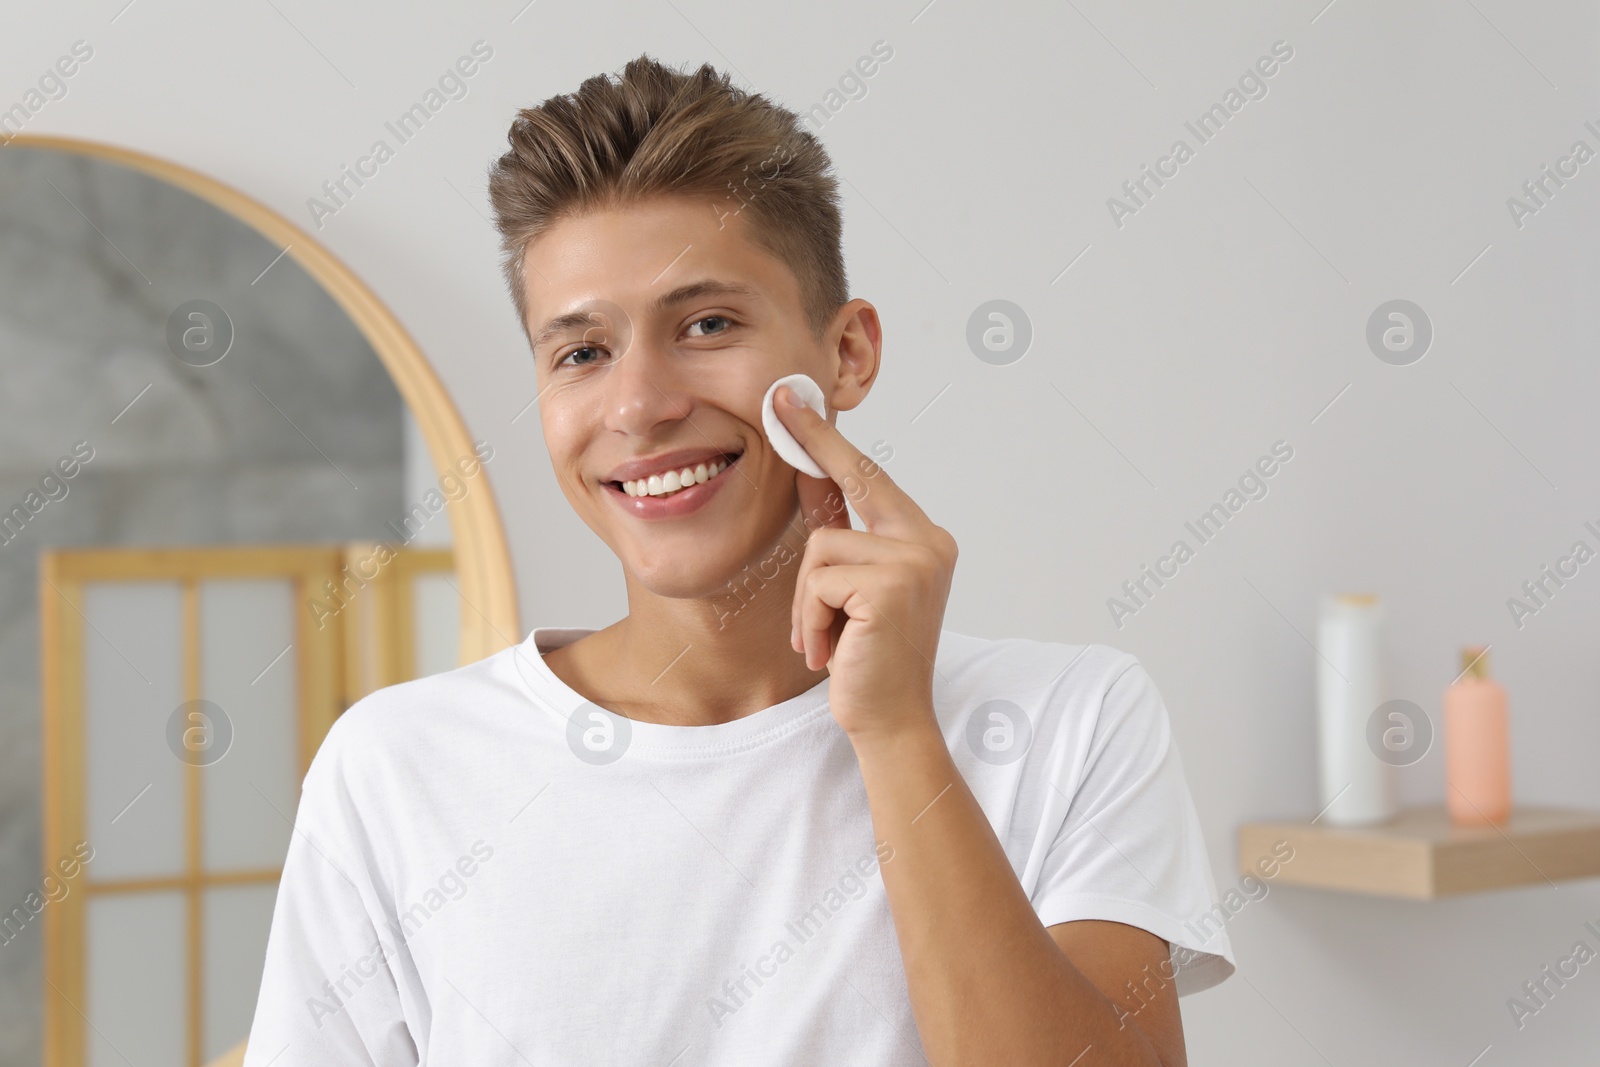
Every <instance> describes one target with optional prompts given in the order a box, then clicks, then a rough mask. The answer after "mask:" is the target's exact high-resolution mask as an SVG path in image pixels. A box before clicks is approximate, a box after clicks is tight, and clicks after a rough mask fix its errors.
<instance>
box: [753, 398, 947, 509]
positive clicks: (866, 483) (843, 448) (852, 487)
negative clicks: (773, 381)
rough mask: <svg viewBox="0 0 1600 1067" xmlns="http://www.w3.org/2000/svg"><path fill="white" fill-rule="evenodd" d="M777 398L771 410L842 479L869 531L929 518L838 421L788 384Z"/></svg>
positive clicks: (813, 455)
mask: <svg viewBox="0 0 1600 1067" xmlns="http://www.w3.org/2000/svg"><path fill="white" fill-rule="evenodd" d="M773 400H774V401H775V402H774V403H773V405H772V410H773V411H774V412H776V413H777V416H778V419H779V421H780V422H782V423H783V425H784V426H785V427H786V428H787V429H788V430H789V432H790V433H791V434H793V435H794V439H795V440H796V441H798V442H800V447H802V448H804V449H805V450H806V452H807V453H809V454H810V456H811V458H812V459H814V460H816V461H817V465H818V466H819V467H821V468H822V469H823V471H824V472H825V473H826V474H827V475H828V477H830V478H832V479H833V480H834V482H835V483H837V484H838V486H839V488H840V491H842V492H843V493H844V495H845V499H846V500H848V501H850V503H851V504H852V505H853V506H854V507H855V509H856V514H858V515H860V516H861V521H862V523H864V524H865V525H866V527H867V529H868V530H872V531H875V532H878V531H880V530H881V528H885V527H887V528H890V529H892V528H893V527H894V526H896V525H897V524H906V525H914V524H916V523H926V522H929V521H930V520H929V519H928V516H927V514H926V513H925V512H924V511H923V510H922V508H920V507H918V506H917V502H916V501H915V500H912V499H911V497H910V496H909V495H908V494H907V493H906V491H905V490H904V489H902V488H900V486H898V485H896V484H895V482H894V479H892V478H890V477H889V473H888V472H887V471H885V470H884V469H883V467H881V466H880V465H879V464H878V463H877V462H876V461H874V460H872V459H869V458H867V456H865V455H864V454H863V453H862V452H861V450H860V449H858V448H857V447H856V446H855V445H853V444H851V443H850V441H849V440H848V439H847V438H846V437H845V436H844V434H842V433H840V432H839V428H838V427H837V426H834V425H833V424H832V423H831V422H829V421H828V420H826V419H824V418H823V417H822V416H821V415H818V414H817V413H816V412H815V411H813V410H812V409H811V408H809V407H807V406H806V405H804V404H800V403H797V402H796V398H795V395H794V393H793V391H791V390H790V389H789V387H788V386H787V385H785V386H783V387H782V388H780V389H779V390H778V391H777V394H776V395H775V396H774V397H773Z"/></svg>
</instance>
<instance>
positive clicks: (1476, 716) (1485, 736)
mask: <svg viewBox="0 0 1600 1067" xmlns="http://www.w3.org/2000/svg"><path fill="white" fill-rule="evenodd" d="M1461 670H1462V673H1461V677H1460V678H1459V679H1457V680H1456V681H1455V682H1453V683H1452V684H1450V685H1448V686H1446V687H1445V691H1444V759H1445V770H1444V776H1445V794H1446V797H1447V800H1448V804H1449V808H1450V821H1451V822H1454V823H1459V824H1462V825H1476V826H1483V825H1485V824H1490V823H1503V822H1505V821H1506V819H1507V818H1509V817H1510V815H1511V737H1510V727H1509V723H1508V722H1507V700H1506V691H1505V687H1504V686H1502V685H1501V684H1500V683H1499V682H1497V681H1495V680H1494V679H1493V678H1490V677H1489V654H1488V649H1486V648H1484V647H1483V646H1481V645H1477V646H1469V647H1467V648H1464V649H1462V650H1461Z"/></svg>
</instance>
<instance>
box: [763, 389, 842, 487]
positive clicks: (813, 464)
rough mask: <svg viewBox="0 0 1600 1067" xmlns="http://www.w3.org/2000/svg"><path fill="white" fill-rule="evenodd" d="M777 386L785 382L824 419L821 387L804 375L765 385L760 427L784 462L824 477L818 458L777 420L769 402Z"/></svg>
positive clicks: (805, 471) (813, 475) (824, 409)
mask: <svg viewBox="0 0 1600 1067" xmlns="http://www.w3.org/2000/svg"><path fill="white" fill-rule="evenodd" d="M780 385H787V386H788V387H789V388H790V389H793V390H794V395H795V396H797V397H799V398H800V401H801V403H803V404H805V405H806V406H807V407H808V408H810V409H811V410H812V411H815V412H816V413H817V414H818V415H821V416H822V417H823V418H827V417H828V404H827V402H826V401H825V400H823V398H822V386H820V385H818V384H817V383H816V382H814V381H812V380H811V379H810V378H809V377H808V376H806V375H804V374H791V375H789V376H788V377H786V378H779V379H778V380H777V381H775V382H773V383H772V384H771V385H769V386H767V395H766V396H764V397H762V398H761V428H762V429H764V430H766V431H767V440H768V441H771V442H772V449H773V451H775V452H777V453H778V455H779V456H780V457H782V458H783V461H784V462H785V463H787V464H789V466H791V467H793V468H794V469H795V470H798V471H800V472H801V473H802V474H809V475H811V477H813V478H826V477H827V476H828V475H827V474H826V472H824V471H823V469H822V468H821V467H819V466H817V461H816V460H814V459H812V458H811V454H810V453H809V452H807V451H806V450H805V449H803V448H801V447H800V442H799V441H796V440H795V439H794V434H792V433H790V432H789V430H788V427H786V426H784V424H783V423H781V422H779V421H778V413H777V412H776V411H774V410H773V407H772V404H773V401H774V400H775V399H776V394H777V392H778V386H780Z"/></svg>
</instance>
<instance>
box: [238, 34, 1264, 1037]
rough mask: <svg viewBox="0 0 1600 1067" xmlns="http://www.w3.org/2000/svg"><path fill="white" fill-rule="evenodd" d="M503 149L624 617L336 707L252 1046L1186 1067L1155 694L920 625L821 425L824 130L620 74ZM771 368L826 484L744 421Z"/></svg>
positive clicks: (573, 470) (1215, 977) (884, 516)
mask: <svg viewBox="0 0 1600 1067" xmlns="http://www.w3.org/2000/svg"><path fill="white" fill-rule="evenodd" d="M510 143H511V149H510V151H508V152H507V153H506V154H505V155H504V156H502V157H501V159H500V160H499V161H498V162H497V163H496V165H495V166H494V168H493V172H492V175H491V181H490V192H491V196H492V199H493V203H494V207H495V210H496V212H497V216H498V218H497V222H498V225H499V227H500V229H501V233H502V236H503V239H504V249H505V253H506V263H505V267H506V271H507V277H508V282H509V284H510V287H511V293H512V297H513V300H514V302H515V304H516V308H517V312H518V315H519V318H520V320H521V322H522V325H523V328H524V330H525V331H526V332H527V334H528V338H529V342H530V346H531V349H532V355H533V362H534V368H535V374H536V388H537V391H538V397H539V401H538V406H539V415H540V419H541V422H542V425H543V430H544V438H545V443H546V445H547V446H548V449H549V452H550V458H551V461H552V463H553V464H554V468H555V472H556V476H557V479H558V481H559V482H560V484H561V488H562V492H563V493H564V494H565V496H566V498H567V500H568V502H569V503H570V504H571V505H572V507H573V508H574V509H575V510H576V511H577V513H578V515H579V516H580V517H581V518H582V519H583V521H584V522H585V523H586V524H588V526H589V527H590V529H592V530H593V531H594V532H595V533H596V534H597V535H598V536H599V537H600V538H601V539H602V540H604V541H605V543H606V544H607V545H608V546H609V547H610V548H611V550H612V551H613V552H614V553H615V554H616V556H617V560H618V562H619V563H620V564H621V565H622V570H623V575H624V577H625V579H626V585H627V596H628V614H627V616H626V617H625V618H623V619H622V620H620V621H618V622H616V623H614V624H612V625H611V626H608V627H606V628H604V629H601V630H588V629H577V628H567V627H541V628H537V629H535V630H533V632H532V633H531V634H530V635H529V636H528V637H527V638H526V639H525V640H523V641H522V642H521V643H520V644H519V645H515V646H513V647H511V648H508V649H506V650H505V651H503V652H500V653H498V654H496V655H493V656H490V657H488V658H487V659H485V660H482V661H480V662H478V663H474V664H471V665H468V666H465V667H461V668H458V669H456V670H453V671H450V672H447V673H445V674H441V675H436V676H434V677H430V678H424V679H420V680H418V681H414V682H408V683H406V684H403V685H398V686H394V687H391V688H388V689H385V690H382V691H380V692H377V693H374V694H373V695H371V696H369V697H367V698H366V699H364V700H362V701H360V702H359V703H358V704H356V705H355V706H353V707H352V708H351V709H350V710H349V711H347V712H345V714H344V715H343V716H342V717H341V718H340V719H339V720H338V722H337V723H336V724H335V725H334V727H333V729H332V730H331V732H330V733H329V734H328V736H327V739H326V740H325V741H324V743H323V745H322V748H321V750H320V751H319V752H318V754H317V757H316V760H315V762H314V763H313V764H312V766H311V770H310V772H309V773H308V775H307V776H306V779H305V783H304V788H303V794H302V798H301V802H300V808H299V813H298V816H297V819H296V826H295V829H296V833H295V835H294V838H293V842H292V844H291V846H290V850H289V855H288V858H287V861H286V863H285V866H284V872H283V880H282V883H281V885H280V888H279V891H278V898H277V906H276V911H275V914H274V917H273V925H272V932H271V938H270V943H269V945H268V950H267V960H266V969H265V974H264V976H263V980H262V988H261V994H260V1000H259V1003H258V1006H257V1010H256V1016H255V1023H254V1027H253V1029H252V1032H251V1035H250V1046H249V1055H248V1058H247V1060H246V1062H247V1063H248V1064H253V1065H259V1067H265V1065H267V1064H269V1063H272V1064H277V1065H279V1067H290V1065H299V1064H316V1065H324V1064H372V1065H378V1067H398V1065H402V1064H407V1065H409V1064H418V1063H441V1064H463V1065H465V1064H473V1065H482V1064H491V1063H494V1064H513V1063H527V1064H541V1065H542V1064H579V1063H582V1064H613V1063H614V1064H659V1065H662V1067H666V1065H669V1064H678V1065H688V1064H707V1063H717V1064H740V1065H745V1064H852V1065H868V1064H870V1065H889V1064H897V1065H898V1064H906V1065H912V1064H921V1063H929V1064H932V1065H934V1067H947V1065H950V1067H953V1065H955V1064H1006V1065H1014V1064H1056V1065H1060V1067H1067V1065H1069V1064H1082V1065H1084V1067H1087V1065H1090V1064H1145V1065H1155V1064H1163V1065H1167V1067H1172V1065H1176V1064H1181V1063H1183V1062H1184V1046H1183V1034H1182V1028H1181V1024H1180V1021H1179V1012H1178V1000H1177V997H1178V994H1179V993H1181V992H1187V991H1190V990H1194V989H1201V988H1205V987H1206V986H1209V985H1212V984H1214V983H1216V982H1218V981H1221V980H1222V979H1223V978H1225V977H1227V975H1228V974H1229V973H1231V971H1232V969H1233V965H1232V962H1231V949H1230V948H1229V946H1228V943H1227V938H1226V936H1225V934H1223V933H1222V932H1221V931H1220V929H1218V930H1217V931H1216V933H1215V934H1214V935H1213V936H1212V937H1211V939H1210V940H1209V941H1208V942H1204V943H1202V942H1201V941H1199V940H1198V939H1197V938H1196V936H1195V935H1194V934H1193V933H1191V932H1190V929H1189V926H1190V923H1191V920H1194V919H1197V918H1199V917H1201V916H1202V915H1204V914H1205V913H1207V912H1208V911H1210V909H1211V908H1212V907H1213V903H1214V898H1215V889H1214V885H1213V882H1212V878H1211V874H1210V869H1209V865H1208V863H1207V860H1206V855H1205V848H1204V845H1203V842H1202V840H1201V837H1200V831H1199V825H1198V820H1197V819H1196V816H1195V813H1194V810H1193V807H1192V805H1191V802H1190V798H1189V794H1188V790H1187V786H1186V785H1185V782H1184V777H1183V771H1182V768H1181V765H1180V762H1179V759H1178V753H1177V751H1176V748H1175V747H1174V745H1173V742H1172V736H1171V733H1170V730H1169V727H1168V722H1167V715H1166V710H1165V708H1164V706H1163V704H1162V701H1161V697H1160V696H1159V694H1158V693H1157V691H1156V689H1155V687H1154V685H1153V684H1152V682H1151V680H1150V678H1149V676H1148V675H1147V674H1146V673H1145V671H1144V670H1143V668H1142V667H1141V666H1140V665H1139V663H1138V661H1137V660H1135V659H1134V658H1133V657H1132V656H1130V655H1127V654H1125V653H1122V652H1118V651H1116V650H1115V649H1111V648H1107V647H1105V646H1100V645H1088V646H1068V645H1061V644H1051V643H1043V642H1037V641H1029V640H1021V639H1008V640H996V641H990V640H981V639H977V638H973V637H966V636H962V635H960V634H956V633H953V632H951V631H948V630H945V629H943V628H942V622H943V617H944V610H945V600H946V596H947V594H948V591H949V588H950V581H951V575H952V571H953V568H954V565H955V562H956V545H955V542H954V540H953V539H952V538H951V536H950V534H949V533H948V532H946V531H945V530H944V529H942V528H941V527H939V526H937V525H935V524H934V522H933V521H932V520H931V519H930V518H929V517H928V516H927V515H926V514H924V513H923V511H922V509H921V508H919V507H918V506H917V504H916V503H915V501H913V500H912V499H911V498H910V497H909V496H908V495H907V494H906V492H905V490H904V489H902V488H901V487H899V486H898V485H896V484H895V482H894V481H893V480H892V479H891V478H890V477H889V475H888V474H887V473H886V472H885V471H884V470H883V469H882V467H881V466H879V465H878V464H877V463H876V462H874V461H872V460H871V459H869V458H867V457H866V456H865V455H863V454H862V453H861V452H860V451H858V450H857V449H856V447H855V446H854V445H852V444H851V443H850V442H849V441H848V440H847V439H846V438H845V437H843V436H841V434H840V433H839V432H838V430H837V429H836V428H835V426H834V417H835V413H836V412H839V411H847V410H850V409H852V408H854V407H856V406H857V405H858V404H860V403H861V402H862V400H864V399H865V397H866V395H867V393H868V391H869V390H870V389H871V387H872V384H873V382H874V381H875V380H876V379H877V375H878V370H879V366H880V353H881V344H882V335H881V331H880V325H879V320H878V315H877V312H876V310H875V309H874V308H873V306H872V304H870V303H868V302H867V301H866V300H862V299H849V298H848V295H847V290H846V286H845V274H844V267H843V259H842V255H841V250H840V217H839V211H838V202H837V194H836V184H835V179H834V178H833V177H832V176H831V175H830V174H829V173H828V171H829V163H828V160H827V156H826V154H825V153H824V151H823V149H822V147H821V146H820V144H819V143H818V142H817V141H816V139H815V138H813V137H812V136H811V135H810V134H809V133H807V132H806V131H805V130H804V129H803V128H802V127H801V126H800V125H799V120H798V118H797V117H796V116H795V115H794V114H793V113H791V112H789V111H786V110H784V109H782V108H779V107H776V106H774V105H773V104H772V103H770V102H769V101H767V100H765V99H764V98H762V97H760V96H754V95H749V94H746V93H744V92H741V91H739V90H738V89H736V88H734V87H733V86H731V85H730V84H729V82H728V80H727V78H726V77H725V76H720V75H718V74H717V73H716V72H714V71H713V70H712V69H711V68H710V67H702V68H701V69H700V70H699V71H697V72H695V73H693V74H688V75H685V74H682V73H679V72H677V71H673V70H671V69H669V68H666V67H663V66H661V65H659V64H657V63H656V62H654V61H653V60H650V59H648V58H647V57H641V58H639V59H637V60H634V61H633V62H630V63H629V64H628V65H627V66H626V68H625V70H624V71H623V73H622V75H621V77H620V80H618V79H613V78H606V77H597V78H592V79H589V80H588V81H585V82H584V83H583V85H582V86H581V87H580V88H579V90H578V91H577V93H576V94H573V95H570V96H563V97H556V98H553V99H551V100H548V101H546V102H545V103H544V104H542V105H541V106H539V107H537V108H531V109H526V110H524V111H523V112H521V113H520V114H519V116H518V118H517V120H516V122H515V124H514V125H513V127H512V130H511V134H510ZM794 373H804V374H807V375H809V376H810V377H811V378H812V379H814V380H815V381H816V382H817V383H819V384H820V385H821V387H822V390H823V393H824V395H825V398H826V408H827V413H828V415H827V418H826V419H824V418H821V417H819V416H818V415H816V414H815V413H814V412H812V411H811V410H810V409H809V408H796V407H791V406H788V405H786V404H784V403H783V398H784V391H783V390H779V392H778V399H779V403H778V405H777V412H778V416H779V418H780V419H781V420H782V423H783V425H784V426H786V427H787V428H788V429H789V430H790V432H791V433H792V434H793V436H794V437H795V439H796V440H797V441H798V442H799V443H800V444H801V445H802V446H803V448H804V449H805V450H806V452H808V453H809V454H810V455H811V456H812V457H813V458H814V459H815V460H816V461H817V462H818V463H819V464H820V466H821V467H822V469H823V470H824V472H825V473H826V474H827V475H828V477H826V478H813V477H811V476H809V475H806V474H802V473H800V472H798V471H797V470H796V469H795V468H794V467H791V466H790V465H789V464H788V463H787V462H785V461H784V460H783V459H781V458H780V457H779V456H778V454H777V453H776V452H775V450H774V447H773V445H772V443H771V441H770V440H769V438H768V436H767V434H766V433H765V432H764V431H763V426H762V412H761V406H762V399H763V396H764V394H765V393H766V391H767V388H768V386H769V385H771V384H772V383H773V382H774V381H776V380H777V379H778V378H780V377H783V376H786V375H789V374H794ZM985 462H989V460H988V459H986V458H984V457H982V456H977V455H975V456H974V457H973V464H974V469H973V470H972V471H969V472H964V473H961V476H963V477H967V478H971V479H974V484H975V485H978V484H979V480H980V478H981V475H980V465H981V464H983V463H985ZM953 473H960V472H953ZM975 491H976V490H975ZM846 499H848V500H849V502H850V503H851V505H853V507H854V509H855V511H856V513H857V515H859V517H860V520H861V523H862V527H863V528H861V529H854V528H852V525H851V519H850V515H849V510H848V509H847V508H846V507H845V501H846ZM1208 932H1209V928H1208Z"/></svg>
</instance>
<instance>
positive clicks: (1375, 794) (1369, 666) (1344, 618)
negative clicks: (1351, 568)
mask: <svg viewBox="0 0 1600 1067" xmlns="http://www.w3.org/2000/svg"><path fill="white" fill-rule="evenodd" d="M1382 629H1383V606H1382V605H1381V604H1380V603H1379V602H1378V598H1377V597H1376V596H1373V595H1371V594H1368V593H1351V594H1345V595H1342V596H1334V597H1324V598H1323V601H1322V616H1321V620H1320V622H1319V624H1318V626H1317V650H1318V652H1319V653H1320V655H1318V657H1317V755H1318V764H1319V771H1320V774H1319V780H1320V782H1319V784H1320V786H1321V790H1320V793H1321V799H1320V800H1319V801H1318V805H1317V806H1318V808H1319V809H1321V810H1322V814H1321V816H1320V817H1319V818H1318V820H1317V821H1319V822H1324V823H1329V824H1332V825H1335V826H1359V825H1363V824H1369V823H1378V822H1384V821H1386V820H1388V819H1391V818H1393V817H1394V815H1395V814H1396V812H1397V811H1398V810H1399V803H1398V801H1397V799H1396V789H1395V769H1394V767H1393V766H1392V765H1391V764H1389V763H1387V762H1385V761H1383V760H1381V759H1379V758H1378V757H1377V755H1376V754H1375V753H1374V752H1373V751H1372V748H1371V747H1370V745H1369V743H1368V734H1367V724H1368V722H1369V720H1370V719H1371V718H1372V715H1373V713H1374V712H1375V711H1377V709H1378V706H1379V705H1380V704H1382V703H1383V700H1384V696H1383V661H1382Z"/></svg>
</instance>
